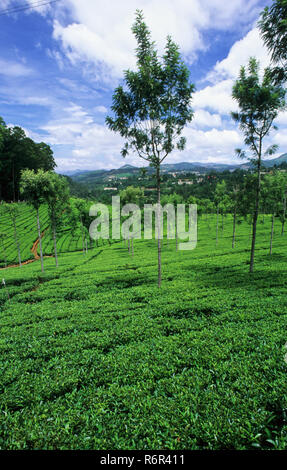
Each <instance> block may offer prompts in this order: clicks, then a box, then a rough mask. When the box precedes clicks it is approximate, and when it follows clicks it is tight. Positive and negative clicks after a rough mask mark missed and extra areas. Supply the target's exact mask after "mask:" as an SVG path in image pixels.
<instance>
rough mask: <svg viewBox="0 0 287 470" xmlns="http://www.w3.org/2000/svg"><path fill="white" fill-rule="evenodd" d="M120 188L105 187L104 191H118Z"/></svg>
mask: <svg viewBox="0 0 287 470" xmlns="http://www.w3.org/2000/svg"><path fill="white" fill-rule="evenodd" d="M117 190H118V188H104V191H117Z"/></svg>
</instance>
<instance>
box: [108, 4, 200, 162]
mask: <svg viewBox="0 0 287 470" xmlns="http://www.w3.org/2000/svg"><path fill="white" fill-rule="evenodd" d="M132 31H133V33H134V35H135V37H136V40H137V43H138V47H137V50H136V56H137V66H138V69H137V71H131V70H127V71H125V74H124V82H125V86H119V87H118V88H117V89H116V90H115V93H114V96H113V105H112V108H111V109H112V111H113V114H114V117H110V116H109V117H107V119H106V123H107V125H108V126H109V128H110V129H111V130H113V131H115V132H119V133H120V135H121V136H122V137H124V138H125V139H126V144H125V146H124V148H123V150H122V155H123V156H126V155H127V154H128V151H129V150H133V151H136V152H137V153H138V155H139V156H140V157H141V158H143V159H145V160H147V161H148V162H150V163H151V164H152V165H153V166H154V167H156V168H157V167H158V166H159V165H160V164H161V163H162V161H163V160H164V159H165V158H166V156H167V155H168V154H169V153H170V152H172V150H173V149H174V148H175V147H177V148H178V149H180V150H182V149H183V148H184V143H185V141H184V139H183V138H181V137H180V134H181V132H182V130H183V128H184V126H185V125H186V123H187V122H189V121H191V119H192V117H193V113H192V110H191V107H190V100H191V95H192V92H193V91H194V86H193V85H192V84H191V83H190V82H189V75H190V73H189V70H188V68H187V67H186V65H185V64H184V63H183V61H182V59H181V57H180V53H179V48H178V46H177V45H176V44H175V43H174V42H173V41H172V39H171V38H170V37H168V38H167V43H166V48H165V54H164V56H163V59H162V62H161V61H160V59H159V57H158V54H157V51H156V49H155V44H154V42H152V41H151V34H150V31H149V30H148V28H147V26H146V24H145V23H144V20H143V14H142V12H141V11H137V15H136V21H135V24H134V26H133V28H132Z"/></svg>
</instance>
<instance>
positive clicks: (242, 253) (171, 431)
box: [0, 216, 287, 450]
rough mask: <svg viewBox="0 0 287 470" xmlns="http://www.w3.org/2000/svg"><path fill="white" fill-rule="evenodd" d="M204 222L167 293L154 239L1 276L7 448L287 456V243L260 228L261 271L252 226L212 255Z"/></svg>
mask: <svg viewBox="0 0 287 470" xmlns="http://www.w3.org/2000/svg"><path fill="white" fill-rule="evenodd" d="M200 220H201V223H200V224H199V234H198V237H199V240H200V242H199V243H198V246H197V248H196V250H194V251H193V252H191V253H186V252H185V253H181V252H178V253H176V251H175V246H174V243H175V242H171V241H169V245H168V247H167V245H166V244H165V242H164V250H163V256H164V259H165V269H164V271H163V284H162V288H161V290H158V289H157V287H156V286H155V285H154V279H155V272H154V271H155V269H154V267H155V266H154V264H153V259H154V258H155V257H154V256H150V253H151V252H155V251H156V246H155V243H154V241H152V240H151V241H144V242H140V241H139V242H135V243H136V251H135V255H134V258H133V259H132V261H131V260H130V259H129V260H128V261H127V256H126V250H125V248H124V246H122V244H121V243H115V244H114V245H112V247H102V248H100V249H99V250H97V251H96V252H94V253H93V254H91V255H88V256H87V257H85V258H83V256H81V255H79V254H66V255H63V256H62V261H61V266H60V267H59V268H58V270H56V269H55V267H54V265H53V260H48V259H47V260H46V266H47V272H46V273H45V274H43V275H42V274H41V275H39V272H38V269H39V268H38V267H37V265H36V263H33V264H31V265H29V266H25V268H24V269H23V270H22V271H19V269H18V268H16V269H9V270H5V271H3V277H5V279H6V285H7V289H8V290H9V292H10V296H11V301H10V302H8V301H7V295H6V293H5V291H4V289H2V290H0V305H1V315H0V326H1V331H2V336H1V339H0V351H1V353H2V354H1V356H0V357H1V359H0V367H1V395H0V407H1V422H0V448H1V449H51V450H52V449H58V450H59V449H105V450H112V449H141V450H153V449H159V448H160V449H171V450H173V449H174V450H180V449H197V450H203V449H209V450H227V449H230V450H232V449H237V450H239V449H240V450H243V449H285V450H286V448H287V425H286V414H285V410H286V407H287V402H286V385H287V384H286V370H287V369H286V368H287V365H286V363H285V362H284V356H285V354H286V349H285V348H284V345H285V343H286V318H287V309H286V289H287V283H286V270H287V264H286V257H285V255H284V253H285V252H286V239H285V238H284V237H279V238H278V237H275V240H274V254H273V255H272V257H271V258H270V257H269V256H268V255H267V253H266V239H267V237H268V236H269V233H266V230H265V229H264V226H263V225H260V226H259V229H258V230H259V231H258V245H257V249H258V270H257V272H256V273H255V274H254V276H252V277H250V276H249V275H248V274H246V272H245V266H246V262H247V256H248V252H247V250H246V245H247V243H248V232H249V229H248V226H247V225H246V224H245V223H243V224H241V225H240V226H239V227H238V242H237V246H236V248H235V249H234V250H233V251H231V248H230V249H229V248H228V246H229V245H230V243H227V237H228V234H229V237H230V239H231V233H232V223H231V217H230V218H227V222H226V231H225V235H224V237H223V236H222V238H221V239H220V240H219V245H218V249H217V252H216V253H214V247H213V246H212V244H211V239H212V238H213V236H214V233H213V232H212V231H211V228H210V227H215V217H214V216H209V218H208V220H205V218H204V219H200ZM276 228H277V225H276Z"/></svg>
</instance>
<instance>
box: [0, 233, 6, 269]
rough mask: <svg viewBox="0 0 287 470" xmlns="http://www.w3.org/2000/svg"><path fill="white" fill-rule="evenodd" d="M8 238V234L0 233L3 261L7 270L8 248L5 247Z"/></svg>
mask: <svg viewBox="0 0 287 470" xmlns="http://www.w3.org/2000/svg"><path fill="white" fill-rule="evenodd" d="M6 237H7V235H6V233H4V232H0V241H1V247H2V253H3V261H4V264H5V268H6V267H7V253H6V246H5V238H6Z"/></svg>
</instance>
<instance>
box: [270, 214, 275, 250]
mask: <svg viewBox="0 0 287 470" xmlns="http://www.w3.org/2000/svg"><path fill="white" fill-rule="evenodd" d="M274 219H275V214H272V226H271V237H270V250H269V254H270V255H272V246H273V235H274Z"/></svg>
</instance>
